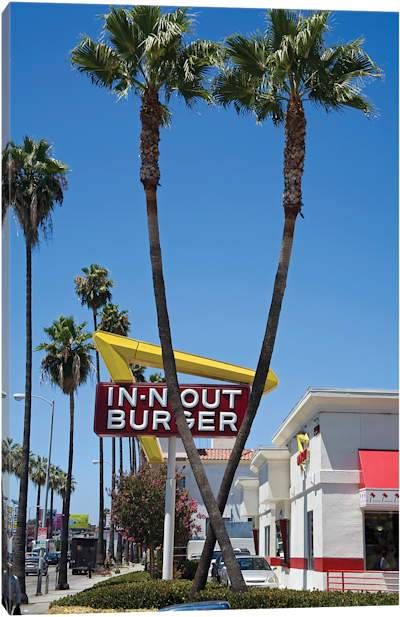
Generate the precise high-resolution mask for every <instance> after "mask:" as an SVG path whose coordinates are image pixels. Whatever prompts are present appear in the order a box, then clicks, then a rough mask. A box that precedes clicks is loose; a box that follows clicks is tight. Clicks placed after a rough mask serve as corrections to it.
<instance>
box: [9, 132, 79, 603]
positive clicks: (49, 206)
mask: <svg viewBox="0 0 400 617" xmlns="http://www.w3.org/2000/svg"><path fill="white" fill-rule="evenodd" d="M67 171H68V168H67V166H66V165H65V164H64V163H62V162H61V161H58V160H57V159H55V158H53V157H52V156H51V146H50V144H49V143H48V142H47V141H46V140H44V139H40V140H39V141H34V140H33V139H31V138H30V137H25V138H24V141H23V143H22V145H21V146H18V145H16V144H15V143H13V142H9V143H8V144H7V145H6V147H5V149H4V150H3V156H2V172H3V180H2V194H3V198H2V216H3V220H4V216H5V214H6V212H7V210H8V209H10V208H11V209H12V210H13V211H14V213H15V215H16V218H17V220H18V222H19V225H20V227H21V229H22V231H23V234H24V238H25V256H26V316H25V321H26V341H25V342H26V350H25V411H24V436H23V442H22V476H21V480H20V486H19V500H18V517H17V530H16V538H15V546H16V549H15V573H16V575H17V576H18V578H19V582H20V586H21V595H22V602H27V595H26V590H25V545H26V510H27V501H28V482H29V477H28V466H29V450H30V434H31V403H32V399H31V395H32V250H33V248H35V247H36V246H38V244H39V240H40V234H41V233H42V234H44V235H46V234H48V232H49V231H51V215H52V212H53V210H54V207H55V205H56V204H62V202H63V198H64V190H65V189H66V186H67V182H66V173H67Z"/></svg>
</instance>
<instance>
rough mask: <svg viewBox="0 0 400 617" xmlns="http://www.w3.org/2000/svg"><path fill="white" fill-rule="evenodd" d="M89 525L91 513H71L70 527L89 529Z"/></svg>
mask: <svg viewBox="0 0 400 617" xmlns="http://www.w3.org/2000/svg"><path fill="white" fill-rule="evenodd" d="M88 526H89V514H70V515H69V528H70V529H87V528H88Z"/></svg>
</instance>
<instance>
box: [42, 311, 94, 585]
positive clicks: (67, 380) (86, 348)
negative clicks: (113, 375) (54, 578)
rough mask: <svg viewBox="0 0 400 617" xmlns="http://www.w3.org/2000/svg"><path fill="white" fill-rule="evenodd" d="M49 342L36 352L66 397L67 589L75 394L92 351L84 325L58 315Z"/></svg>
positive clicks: (63, 567)
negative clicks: (42, 355) (67, 400)
mask: <svg viewBox="0 0 400 617" xmlns="http://www.w3.org/2000/svg"><path fill="white" fill-rule="evenodd" d="M44 331H45V333H46V334H47V336H48V341H46V342H44V343H41V344H40V345H39V346H38V348H37V349H38V350H40V351H44V352H45V356H44V358H43V359H42V362H41V367H42V372H43V375H44V376H45V377H47V378H48V379H49V380H50V382H51V383H53V384H54V385H57V386H58V387H59V388H61V390H62V391H63V392H64V394H66V395H67V396H68V397H69V414H70V429H69V453H68V470H67V481H66V486H65V494H64V499H63V522H62V535H61V558H60V572H59V577H58V589H68V588H69V585H68V582H67V551H68V524H69V512H70V500H71V484H72V464H73V455H74V415H75V392H76V390H77V389H78V387H79V386H80V385H81V384H83V383H85V382H86V380H87V378H88V377H89V374H90V372H91V369H92V360H91V351H92V350H93V345H92V344H91V343H89V342H88V340H89V339H90V338H91V335H90V334H89V333H88V332H87V331H86V323H82V324H76V323H75V321H74V319H73V317H64V316H63V315H61V316H60V317H59V318H58V319H56V320H55V321H54V322H53V323H52V324H51V326H50V327H49V328H45V329H44Z"/></svg>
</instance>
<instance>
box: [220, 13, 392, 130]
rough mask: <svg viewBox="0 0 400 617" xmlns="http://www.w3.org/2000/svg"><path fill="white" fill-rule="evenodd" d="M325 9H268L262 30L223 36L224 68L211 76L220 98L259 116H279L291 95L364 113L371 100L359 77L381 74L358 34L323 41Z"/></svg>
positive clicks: (280, 119)
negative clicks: (339, 40)
mask: <svg viewBox="0 0 400 617" xmlns="http://www.w3.org/2000/svg"><path fill="white" fill-rule="evenodd" d="M329 15H330V13H329V12H327V11H319V12H316V13H313V14H312V15H311V16H309V17H304V16H302V15H300V14H298V13H295V12H292V11H286V10H283V9H274V10H271V11H269V12H268V27H267V30H266V32H265V34H255V35H253V36H251V37H249V38H246V37H244V36H242V35H239V34H236V35H233V36H230V37H229V38H228V39H227V40H226V57H227V60H228V66H227V68H226V69H225V70H224V71H223V72H222V73H221V74H220V76H219V77H218V78H217V79H216V81H215V96H216V99H217V101H218V102H219V103H221V104H222V105H228V104H230V103H232V104H233V105H234V107H235V109H236V111H237V112H248V111H251V112H253V113H254V114H255V115H256V117H257V119H258V120H260V121H261V120H264V119H265V118H267V117H268V116H269V117H271V118H272V119H273V121H274V122H275V123H278V122H281V121H283V119H284V105H285V102H286V101H289V100H290V98H291V97H296V98H300V99H302V100H303V101H313V102H315V103H319V104H320V105H322V106H323V107H324V108H325V109H326V110H332V109H341V108H343V107H353V108H355V109H359V110H361V111H363V112H364V113H366V114H369V113H371V111H372V106H371V104H370V103H369V102H368V101H367V100H366V99H365V98H364V97H363V96H362V94H361V91H362V81H363V80H364V79H365V78H375V77H380V76H381V71H380V69H379V68H378V67H377V66H376V64H375V63H374V62H373V61H372V60H371V58H370V57H369V56H368V54H367V53H366V52H365V51H364V50H363V48H362V44H363V39H361V38H358V39H356V40H354V41H351V42H350V43H346V44H344V45H335V46H332V47H326V46H325V44H324V35H325V34H326V32H327V30H328V19H329Z"/></svg>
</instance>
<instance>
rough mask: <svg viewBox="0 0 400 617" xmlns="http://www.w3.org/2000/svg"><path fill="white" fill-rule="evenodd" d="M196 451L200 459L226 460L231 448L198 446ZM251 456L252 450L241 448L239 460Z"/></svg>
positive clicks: (246, 459) (244, 459)
mask: <svg viewBox="0 0 400 617" xmlns="http://www.w3.org/2000/svg"><path fill="white" fill-rule="evenodd" d="M198 452H199V454H200V458H201V460H202V461H227V460H228V459H229V457H230V455H231V452H232V450H231V449H230V448H198ZM252 456H253V450H247V449H246V450H243V452H242V456H241V458H240V460H241V461H250V460H251V457H252ZM179 458H180V457H179ZM184 458H185V459H186V458H187V457H186V456H185V457H184Z"/></svg>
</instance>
